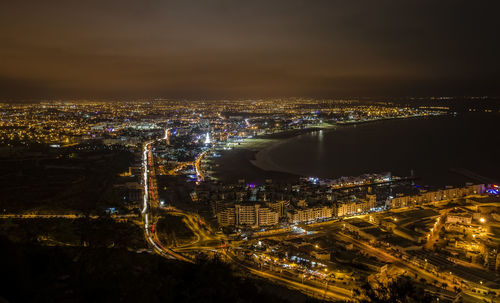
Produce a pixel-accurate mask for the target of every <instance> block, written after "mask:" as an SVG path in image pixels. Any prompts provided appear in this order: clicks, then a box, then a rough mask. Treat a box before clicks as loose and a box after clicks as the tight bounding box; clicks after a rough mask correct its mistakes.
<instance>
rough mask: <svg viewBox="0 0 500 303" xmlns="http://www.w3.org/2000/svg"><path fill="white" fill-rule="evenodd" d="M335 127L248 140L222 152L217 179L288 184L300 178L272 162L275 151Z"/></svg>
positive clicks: (295, 131) (215, 161) (217, 163)
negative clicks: (297, 139) (305, 136)
mask: <svg viewBox="0 0 500 303" xmlns="http://www.w3.org/2000/svg"><path fill="white" fill-rule="evenodd" d="M332 128H335V126H333V125H326V126H325V125H322V127H316V128H308V129H301V130H291V131H285V132H280V133H275V134H270V135H265V136H260V137H256V138H250V139H245V140H244V141H243V142H240V143H238V144H235V145H233V146H232V148H233V149H232V150H228V151H221V155H222V156H221V157H220V158H217V159H214V160H213V161H214V163H215V164H216V165H217V168H216V169H215V171H216V173H215V176H216V177H217V178H218V179H220V180H227V181H229V180H233V181H234V180H235V179H236V180H237V179H245V180H246V181H247V182H257V183H262V182H264V180H266V179H273V181H274V180H280V181H287V180H292V179H297V178H298V177H299V176H298V175H297V174H294V173H293V172H291V171H288V170H287V169H285V168H283V167H280V166H278V165H276V163H274V161H272V160H271V157H270V155H271V153H272V151H273V149H274V148H276V147H278V146H280V145H281V144H284V143H285V142H288V140H292V139H294V138H296V137H297V136H300V135H302V134H306V133H310V132H313V131H318V130H320V129H332Z"/></svg>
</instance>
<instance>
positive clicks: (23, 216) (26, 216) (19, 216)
mask: <svg viewBox="0 0 500 303" xmlns="http://www.w3.org/2000/svg"><path fill="white" fill-rule="evenodd" d="M135 217H137V215H135V214H127V215H111V218H114V219H124V218H135ZM51 218H62V219H81V218H90V219H99V218H100V216H85V215H81V214H0V219H51Z"/></svg>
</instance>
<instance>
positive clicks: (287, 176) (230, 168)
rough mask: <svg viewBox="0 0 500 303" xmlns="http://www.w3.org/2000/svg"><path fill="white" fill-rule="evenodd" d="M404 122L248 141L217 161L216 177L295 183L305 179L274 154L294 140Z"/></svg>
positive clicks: (332, 126) (329, 127) (298, 131)
mask: <svg viewBox="0 0 500 303" xmlns="http://www.w3.org/2000/svg"><path fill="white" fill-rule="evenodd" d="M426 117H428V116H418V117H408V118H405V119H416V118H426ZM399 119H401V118H392V119H388V118H384V119H377V120H370V121H359V123H342V124H326V123H325V124H323V125H318V126H314V127H309V128H306V129H293V130H287V131H282V132H277V133H273V134H266V135H261V136H257V137H254V138H250V139H245V140H244V141H243V142H240V143H238V144H236V145H234V146H233V149H232V150H229V151H221V155H222V156H221V157H220V158H218V159H214V160H213V162H214V163H215V164H216V167H217V168H216V169H215V170H214V171H215V174H214V176H216V177H217V179H220V180H223V181H232V180H235V179H236V180H239V179H245V180H246V181H251V182H257V183H263V182H264V181H265V180H267V179H273V181H274V180H280V181H283V180H292V179H297V178H299V177H302V176H303V175H302V174H300V173H297V172H294V171H292V170H289V169H286V168H284V167H281V166H279V165H277V164H276V163H275V162H274V161H273V160H271V154H272V152H273V150H274V149H275V148H277V147H279V146H280V145H282V144H285V143H286V142H289V141H290V140H294V139H296V138H297V137H299V136H301V135H304V134H308V133H312V132H315V131H320V130H324V131H330V130H336V129H343V128H350V127H356V126H357V125H358V124H359V125H367V124H373V123H376V122H379V123H384V122H387V121H390V120H399Z"/></svg>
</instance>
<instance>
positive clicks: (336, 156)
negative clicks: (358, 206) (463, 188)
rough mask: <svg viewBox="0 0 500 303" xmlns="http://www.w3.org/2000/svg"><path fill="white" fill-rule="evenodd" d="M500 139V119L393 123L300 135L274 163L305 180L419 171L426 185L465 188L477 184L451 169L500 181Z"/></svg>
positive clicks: (279, 150)
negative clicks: (458, 169)
mask: <svg viewBox="0 0 500 303" xmlns="http://www.w3.org/2000/svg"><path fill="white" fill-rule="evenodd" d="M499 134H500V116H499V115H498V114H464V115H457V116H455V117H453V116H441V117H428V118H414V119H406V120H389V121H379V122H374V123H367V124H360V125H356V126H344V127H339V128H337V129H335V130H323V131H317V132H313V133H309V134H304V135H300V136H298V137H295V138H292V139H289V140H288V141H287V142H285V143H283V144H281V145H278V146H276V147H274V148H273V149H272V150H271V152H270V153H269V157H270V159H271V160H272V161H273V162H274V163H276V164H277V165H278V166H280V167H282V168H286V170H287V171H290V172H293V173H296V174H300V175H305V176H317V177H322V178H336V177H339V176H356V175H361V174H363V173H372V172H384V171H390V172H392V173H393V174H394V175H399V176H408V175H410V170H412V169H413V171H414V174H415V175H417V176H419V177H421V178H422V179H421V180H420V181H419V183H420V184H422V185H432V186H443V185H460V184H463V183H464V182H467V181H471V180H470V179H467V178H465V177H463V176H460V175H457V174H455V173H452V172H450V171H449V170H450V168H465V169H468V170H471V171H473V172H475V173H477V174H480V175H483V176H487V177H490V178H495V179H496V180H500V178H499V176H500V147H498V146H500V144H499V142H498V141H499Z"/></svg>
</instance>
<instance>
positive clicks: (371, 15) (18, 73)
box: [0, 0, 500, 98]
mask: <svg viewBox="0 0 500 303" xmlns="http://www.w3.org/2000/svg"><path fill="white" fill-rule="evenodd" d="M498 11H499V10H498V5H497V4H496V1H384V0H379V1H368V0H367V1H333V0H329V1H293V0H282V1H201V0H200V1H187V0H185V1H176V2H172V1H159V0H158V1H127V0H121V1H72V0H65V1H4V2H2V4H0V41H2V43H0V58H1V60H0V97H7V98H9V97H20V98H24V97H57V96H69V97H93V96H120V97H124V96H166V97H247V96H331V97H335V96H346V95H351V96H359V95H363V96H391V95H487V94H490V95H491V94H498V93H499V91H500V89H499V87H500V85H499V84H500V72H499V70H500V63H499V60H498V53H500V42H499V39H498V38H497V36H498V29H499V28H500V24H499V23H500V22H499V19H498V18H497V16H496V14H497V13H498Z"/></svg>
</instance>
